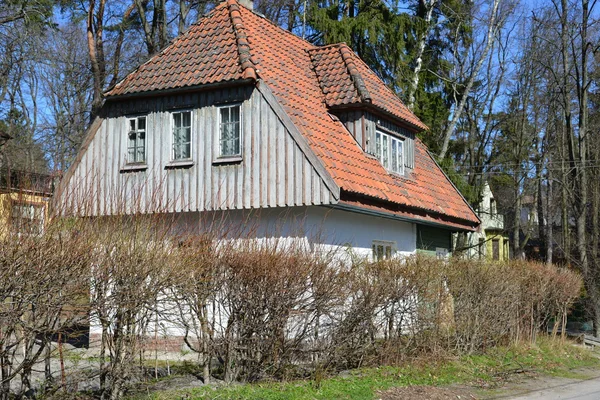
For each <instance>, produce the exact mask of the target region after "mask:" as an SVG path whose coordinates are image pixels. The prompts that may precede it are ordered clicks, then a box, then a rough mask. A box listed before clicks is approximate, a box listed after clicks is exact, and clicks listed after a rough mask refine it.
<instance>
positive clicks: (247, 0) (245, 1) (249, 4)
mask: <svg viewBox="0 0 600 400" xmlns="http://www.w3.org/2000/svg"><path fill="white" fill-rule="evenodd" d="M239 2H240V4H241V5H243V6H244V7H246V8H248V9H250V10H252V11H254V2H253V1H252V0H239Z"/></svg>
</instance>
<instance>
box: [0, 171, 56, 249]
mask: <svg viewBox="0 0 600 400" xmlns="http://www.w3.org/2000/svg"><path fill="white" fill-rule="evenodd" d="M52 185H53V182H52V178H51V176H49V175H46V174H35V173H28V172H23V171H9V170H8V169H0V239H1V238H2V237H5V236H6V235H7V234H39V233H41V232H42V231H43V230H44V226H45V224H46V221H47V219H48V201H49V199H50V196H51V195H52Z"/></svg>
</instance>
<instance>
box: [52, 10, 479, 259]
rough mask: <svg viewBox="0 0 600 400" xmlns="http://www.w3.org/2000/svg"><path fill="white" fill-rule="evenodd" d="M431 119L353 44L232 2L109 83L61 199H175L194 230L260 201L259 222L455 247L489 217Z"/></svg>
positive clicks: (366, 246) (244, 214) (142, 202)
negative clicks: (426, 135)
mask: <svg viewBox="0 0 600 400" xmlns="http://www.w3.org/2000/svg"><path fill="white" fill-rule="evenodd" d="M425 129H426V126H425V125H424V124H423V123H422V122H421V121H420V120H419V119H418V118H417V117H416V116H415V115H414V114H413V113H412V112H411V111H409V110H408V109H407V108H406V107H405V106H404V104H402V102H401V101H400V100H399V99H398V97H397V96H396V95H395V94H394V93H393V92H392V91H391V90H390V89H389V88H388V87H387V86H386V85H385V84H384V83H383V82H382V81H381V80H380V79H379V78H378V77H377V76H376V75H375V73H374V72H373V71H371V70H370V69H369V68H368V67H367V65H366V64H365V63H364V62H363V61H362V60H360V59H359V57H358V56H357V55H356V54H355V53H353V52H352V50H351V49H350V48H349V47H348V46H346V45H345V44H335V45H329V46H323V47H318V46H314V45H312V44H310V43H308V42H307V41H304V40H302V39H300V38H298V37H297V36H295V35H293V34H291V33H290V32H288V31H285V30H283V29H281V28H279V27H278V26H276V25H274V24H273V23H271V22H270V21H268V20H267V19H265V18H264V17H263V16H261V15H259V14H256V13H254V12H253V11H252V10H250V9H248V8H246V7H244V6H241V5H240V4H239V3H238V2H237V1H236V0H227V1H225V2H223V3H221V4H220V5H218V6H217V7H216V8H215V9H214V10H212V11H211V12H210V13H208V14H207V15H205V16H204V17H202V18H200V20H199V21H198V22H197V23H196V24H194V25H193V26H192V27H191V28H190V29H189V30H188V31H187V32H185V33H184V34H182V35H181V36H180V37H178V38H177V39H175V40H174V41H173V42H172V44H171V45H170V46H168V47H167V48H165V49H164V50H163V51H162V52H160V53H159V54H157V55H155V56H154V57H152V58H151V59H150V60H148V61H147V62H146V63H144V64H142V65H140V66H139V67H138V68H137V69H136V70H135V71H133V72H132V73H130V74H129V75H128V76H127V77H126V78H125V79H123V80H122V81H121V82H119V83H118V84H117V85H116V86H115V87H113V88H111V89H110V90H109V91H108V92H107V93H106V102H105V104H104V106H103V109H102V111H101V114H100V116H99V117H98V118H97V119H96V121H95V122H94V123H93V124H92V126H91V128H90V131H89V133H88V136H87V138H86V140H85V142H84V145H83V146H82V148H81V150H80V152H79V154H78V156H77V159H76V161H75V162H74V163H73V165H72V166H71V168H70V169H69V171H68V172H67V173H66V175H65V178H64V179H63V181H62V182H61V185H60V186H59V189H58V191H57V196H56V199H57V204H60V205H61V207H63V212H64V213H74V214H79V215H89V216H100V215H114V214H119V213H123V212H125V213H154V212H165V213H179V215H180V216H181V220H182V221H183V222H182V226H183V224H184V223H185V226H186V227H188V228H189V227H192V228H191V229H195V227H197V228H198V229H202V228H203V227H202V226H201V225H202V221H203V216H205V215H212V216H214V215H215V214H218V215H220V216H221V217H223V216H226V218H227V219H228V220H229V221H230V222H232V223H239V224H244V223H246V221H248V217H249V216H252V215H254V216H256V220H258V221H259V224H260V227H261V229H259V230H255V231H253V235H256V236H263V235H268V234H270V235H275V234H276V235H279V236H284V237H295V238H297V237H299V236H301V237H304V238H312V239H314V240H317V241H320V242H321V244H324V245H331V246H344V247H345V248H351V249H352V250H353V251H354V252H355V253H356V254H359V255H365V256H373V257H375V258H386V257H391V256H393V255H394V254H413V253H415V252H417V251H422V252H426V253H430V254H437V255H439V256H443V255H445V254H447V253H448V252H449V251H450V250H451V234H452V232H456V231H473V230H475V229H476V228H477V226H478V225H479V222H480V221H479V219H478V217H477V215H476V214H475V213H474V211H473V210H472V209H471V208H470V206H469V205H468V203H467V202H466V201H465V199H464V198H463V197H462V196H461V194H460V193H459V192H458V190H457V189H456V188H455V187H454V186H453V185H452V183H451V182H450V180H449V179H448V178H447V177H446V175H445V174H444V173H443V172H442V170H441V169H440V167H439V166H438V165H437V164H436V162H435V161H434V159H433V157H432V156H431V155H430V154H429V152H428V151H427V148H426V147H425V145H424V144H423V143H422V142H421V141H420V140H419V139H418V138H417V137H416V134H417V133H419V132H421V131H423V130H425ZM282 216H285V217H282ZM285 219H287V220H285ZM282 220H283V221H282ZM286 221H287V222H286ZM275 224H277V226H278V228H277V232H276V233H273V232H274V231H271V232H270V233H269V232H267V231H268V229H269V228H268V227H272V226H273V225H275ZM315 231H318V233H315ZM299 232H300V233H299ZM315 238H318V239H315Z"/></svg>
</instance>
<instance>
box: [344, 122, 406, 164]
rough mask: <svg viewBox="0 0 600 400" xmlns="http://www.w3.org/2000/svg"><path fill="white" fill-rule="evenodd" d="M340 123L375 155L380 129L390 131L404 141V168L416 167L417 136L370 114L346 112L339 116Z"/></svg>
mask: <svg viewBox="0 0 600 400" xmlns="http://www.w3.org/2000/svg"><path fill="white" fill-rule="evenodd" d="M337 115H338V117H339V118H340V121H342V123H343V124H344V125H345V126H346V128H347V129H348V130H349V131H350V133H351V134H352V135H353V136H354V138H355V139H356V141H357V142H358V144H359V145H360V146H361V147H362V148H363V149H365V151H367V152H368V153H371V154H374V153H375V132H376V131H377V129H378V128H382V129H383V130H385V131H390V132H392V133H394V134H396V135H398V136H400V137H402V138H403V139H404V146H405V148H404V166H405V167H406V168H408V169H409V170H410V169H413V168H414V167H415V134H414V133H413V132H410V131H409V130H407V129H405V128H402V127H400V126H398V125H396V124H394V123H393V122H391V121H389V120H386V119H385V118H382V117H379V116H377V115H374V114H372V113H370V112H362V111H345V112H340V113H338V114H337Z"/></svg>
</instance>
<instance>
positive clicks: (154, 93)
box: [105, 78, 256, 101]
mask: <svg viewBox="0 0 600 400" xmlns="http://www.w3.org/2000/svg"><path fill="white" fill-rule="evenodd" d="M255 83H256V80H255V79H254V78H247V79H235V80H230V81H219V82H213V83H205V84H202V85H191V86H183V87H175V88H168V89H158V90H147V91H143V92H133V93H124V94H115V95H105V100H106V101H112V100H123V99H132V98H142V97H155V96H168V95H171V94H178V93H189V92H201V91H204V90H212V89H215V88H224V87H231V86H241V85H253V84H255Z"/></svg>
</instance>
